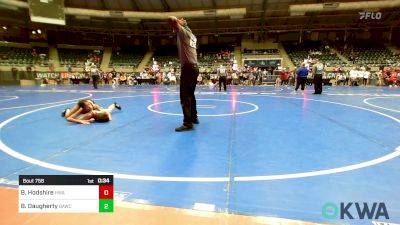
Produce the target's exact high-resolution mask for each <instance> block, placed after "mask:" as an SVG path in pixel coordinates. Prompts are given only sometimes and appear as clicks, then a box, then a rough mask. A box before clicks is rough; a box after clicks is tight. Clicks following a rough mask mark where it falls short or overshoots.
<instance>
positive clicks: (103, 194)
mask: <svg viewBox="0 0 400 225" xmlns="http://www.w3.org/2000/svg"><path fill="white" fill-rule="evenodd" d="M99 199H114V186H113V185H100V186H99Z"/></svg>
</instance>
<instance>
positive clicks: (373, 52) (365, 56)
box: [343, 43, 400, 66]
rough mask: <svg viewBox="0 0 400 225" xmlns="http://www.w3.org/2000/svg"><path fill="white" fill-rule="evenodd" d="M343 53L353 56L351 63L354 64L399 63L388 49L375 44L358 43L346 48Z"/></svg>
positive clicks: (346, 55)
mask: <svg viewBox="0 0 400 225" xmlns="http://www.w3.org/2000/svg"><path fill="white" fill-rule="evenodd" d="M366 46H368V47H366ZM343 55H344V56H345V57H347V58H349V59H350V58H351V56H353V57H354V60H353V61H352V63H353V64H355V65H368V66H381V65H384V66H391V65H393V64H398V63H400V62H399V58H398V57H396V56H394V55H393V53H392V52H391V51H390V50H389V49H387V48H386V47H385V46H383V45H377V44H368V43H363V44H361V43H359V44H357V45H354V46H353V47H350V48H347V49H346V50H345V51H344V53H343Z"/></svg>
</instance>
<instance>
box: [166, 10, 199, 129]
mask: <svg viewBox="0 0 400 225" xmlns="http://www.w3.org/2000/svg"><path fill="white" fill-rule="evenodd" d="M168 23H169V25H170V26H171V27H172V28H173V29H174V31H175V33H176V36H177V45H178V53H179V59H180V61H181V79H180V98H181V106H182V111H183V124H182V126H180V127H177V128H175V131H177V132H181V131H189V130H193V129H194V126H193V124H198V123H199V119H198V118H197V109H196V97H195V96H194V91H195V89H196V83H197V77H198V76H199V68H198V66H197V50H196V48H197V47H196V44H197V38H196V36H194V34H193V33H192V31H191V30H190V28H189V27H188V25H187V22H186V20H184V19H183V18H181V19H178V18H176V17H175V16H170V17H169V19H168Z"/></svg>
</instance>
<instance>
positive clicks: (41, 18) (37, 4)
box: [28, 0, 65, 25]
mask: <svg viewBox="0 0 400 225" xmlns="http://www.w3.org/2000/svg"><path fill="white" fill-rule="evenodd" d="M28 3H29V15H30V17H31V21H32V22H38V23H50V24H57V25H65V12H64V0H28Z"/></svg>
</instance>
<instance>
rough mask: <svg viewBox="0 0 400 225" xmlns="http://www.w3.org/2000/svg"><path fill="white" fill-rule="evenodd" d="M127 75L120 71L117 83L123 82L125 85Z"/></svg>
mask: <svg viewBox="0 0 400 225" xmlns="http://www.w3.org/2000/svg"><path fill="white" fill-rule="evenodd" d="M127 82H128V77H127V76H126V73H122V74H121V76H119V84H120V85H122V84H125V85H127V84H128V83H127Z"/></svg>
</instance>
